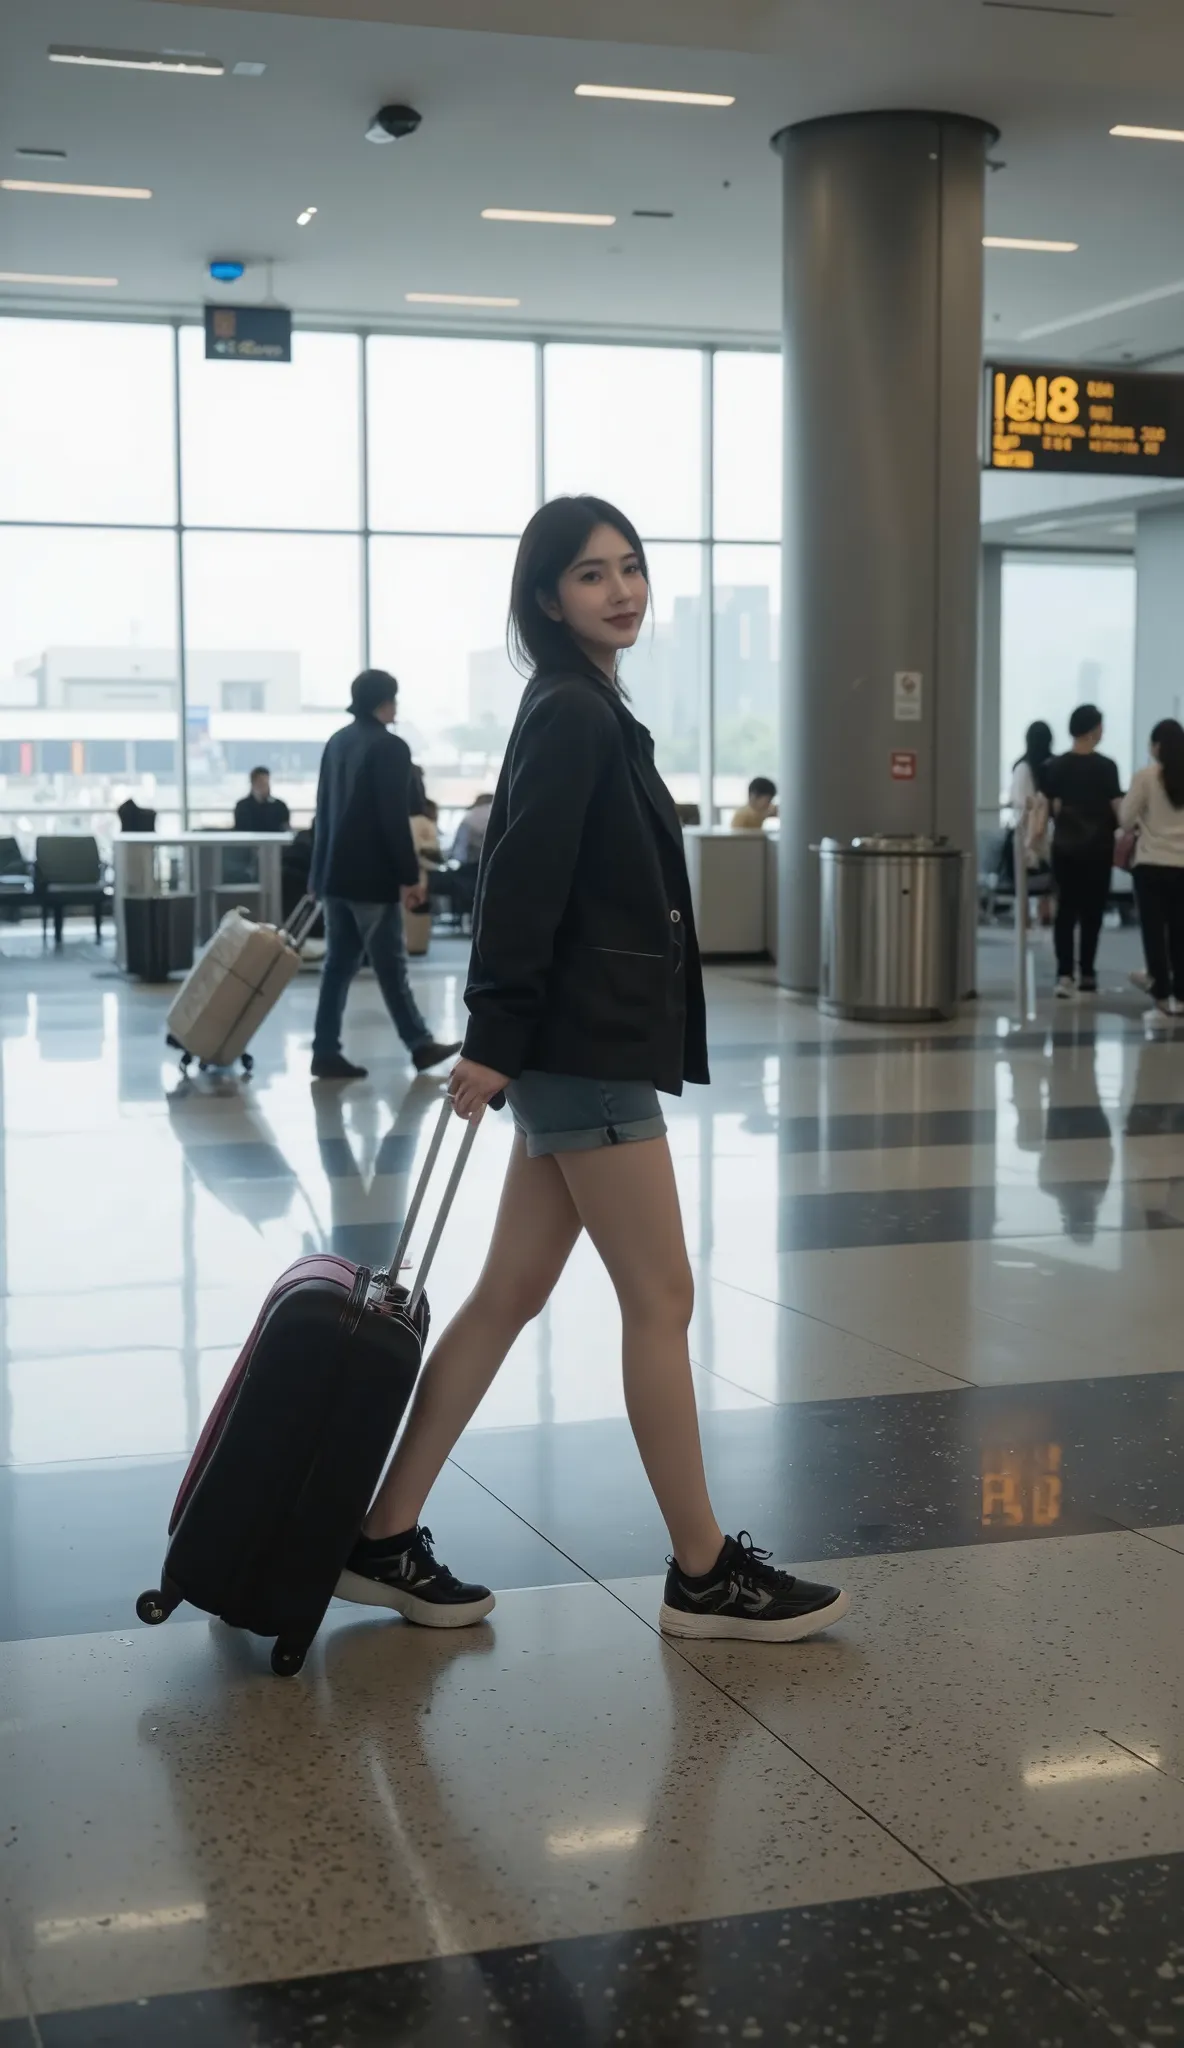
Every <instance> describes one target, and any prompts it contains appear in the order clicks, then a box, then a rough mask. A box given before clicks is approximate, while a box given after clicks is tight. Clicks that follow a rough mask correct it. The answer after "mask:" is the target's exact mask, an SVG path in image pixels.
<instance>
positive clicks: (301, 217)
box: [296, 206, 316, 228]
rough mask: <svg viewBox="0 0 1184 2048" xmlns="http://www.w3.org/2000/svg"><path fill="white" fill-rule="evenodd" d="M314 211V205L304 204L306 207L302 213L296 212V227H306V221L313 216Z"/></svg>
mask: <svg viewBox="0 0 1184 2048" xmlns="http://www.w3.org/2000/svg"><path fill="white" fill-rule="evenodd" d="M315 212H316V207H315V206H306V207H305V209H304V212H303V213H298V214H297V215H296V225H297V227H298V228H306V227H307V226H308V223H309V221H310V220H311V219H312V217H313V215H314V213H315Z"/></svg>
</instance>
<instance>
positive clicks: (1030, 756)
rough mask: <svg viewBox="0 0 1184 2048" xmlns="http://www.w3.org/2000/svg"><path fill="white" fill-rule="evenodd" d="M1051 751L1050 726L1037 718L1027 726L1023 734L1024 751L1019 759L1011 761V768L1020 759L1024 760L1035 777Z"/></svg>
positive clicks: (1018, 763)
mask: <svg viewBox="0 0 1184 2048" xmlns="http://www.w3.org/2000/svg"><path fill="white" fill-rule="evenodd" d="M1051 753H1052V727H1051V726H1050V725H1046V724H1045V723H1044V720H1043V719H1042V718H1038V719H1036V720H1035V722H1034V723H1033V724H1032V725H1030V726H1029V727H1028V730H1027V732H1026V733H1025V734H1024V751H1023V753H1022V754H1021V755H1020V760H1019V761H1013V762H1012V764H1011V765H1012V767H1013V768H1018V767H1019V765H1020V761H1026V762H1027V764H1028V766H1029V768H1030V769H1031V770H1032V774H1033V777H1035V776H1036V775H1037V774H1038V773H1039V771H1040V769H1041V768H1043V766H1044V763H1045V762H1046V761H1047V760H1048V759H1049V757H1050V755H1051Z"/></svg>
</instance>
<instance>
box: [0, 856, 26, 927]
mask: <svg viewBox="0 0 1184 2048" xmlns="http://www.w3.org/2000/svg"><path fill="white" fill-rule="evenodd" d="M32 901H33V863H32V861H28V860H26V859H25V857H24V855H23V854H22V852H21V849H20V842H19V840H16V839H0V918H3V919H4V921H5V923H6V924H19V922H20V920H21V918H22V917H23V916H24V913H25V911H26V909H27V908H28V906H29V905H30V904H31V903H32Z"/></svg>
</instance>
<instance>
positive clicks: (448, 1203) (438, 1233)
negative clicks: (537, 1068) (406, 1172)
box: [387, 1096, 477, 1314]
mask: <svg viewBox="0 0 1184 2048" xmlns="http://www.w3.org/2000/svg"><path fill="white" fill-rule="evenodd" d="M454 1114H455V1112H454V1110H453V1107H452V1099H451V1097H450V1096H446V1097H445V1099H444V1103H443V1105H442V1107H441V1110H440V1115H439V1119H438V1121H437V1124H436V1128H435V1130H434V1131H433V1132H432V1142H431V1144H430V1145H429V1146H428V1156H427V1158H426V1159H425V1160H424V1163H423V1171H422V1172H421V1174H420V1176H419V1179H418V1180H417V1181H416V1183H415V1191H414V1193H413V1194H412V1197H411V1201H410V1203H409V1204H408V1208H407V1218H406V1221H405V1223H404V1225H403V1228H402V1230H401V1231H400V1232H399V1242H398V1244H397V1245H396V1246H395V1256H394V1258H393V1259H392V1260H391V1270H390V1278H389V1281H388V1283H387V1284H388V1291H389V1292H392V1293H393V1291H394V1289H395V1288H396V1287H397V1286H398V1282H399V1270H400V1267H401V1266H402V1263H403V1254H404V1252H405V1251H406V1249H407V1246H408V1245H409V1244H410V1242H411V1233H412V1231H413V1230H414V1229H415V1226H416V1223H417V1222H418V1220H419V1212H420V1210H421V1209H422V1208H423V1205H424V1198H425V1196H426V1195H427V1191H428V1187H429V1184H430V1182H431V1178H432V1175H433V1173H434V1172H435V1168H436V1161H437V1160H438V1159H439V1157H440V1152H441V1149H442V1147H443V1144H444V1139H445V1137H446V1135H447V1132H448V1126H449V1124H450V1123H451V1121H452V1118H453V1116H454ZM476 1136H477V1125H476V1123H475V1122H474V1123H468V1124H466V1125H465V1134H464V1138H463V1139H462V1141H461V1148H460V1151H459V1152H458V1153H457V1155H456V1161H455V1164H454V1165H453V1168H452V1172H451V1173H450V1174H449V1176H448V1182H447V1185H446V1187H445V1189H444V1194H443V1196H442V1198H441V1201H440V1207H439V1208H438V1210H437V1211H436V1220H435V1222H434V1223H433V1225H432V1228H431V1231H430V1233H429V1236H428V1241H427V1243H426V1245H425V1246H424V1249H423V1257H422V1258H421V1260H420V1262H419V1269H418V1271H417V1273H416V1275H415V1285H414V1287H413V1288H412V1290H411V1300H410V1302H409V1303H408V1307H409V1309H410V1311H411V1313H412V1314H414V1312H415V1310H416V1309H417V1308H418V1307H419V1298H420V1296H421V1294H422V1293H423V1290H424V1287H425V1286H426V1284H427V1277H428V1274H429V1273H430V1272H431V1270H432V1261H433V1260H434V1259H435V1256H436V1252H437V1250H438V1249H439V1244H440V1239H441V1238H442V1237H443V1235H444V1226H445V1224H446V1223H447V1221H448V1217H449V1212H450V1211H451V1208H452V1204H453V1202H454V1201H455V1200H456V1191H457V1189H458V1188H459V1186H460V1183H461V1177H462V1175H463V1173H464V1170H465V1167H466V1166H467V1165H468V1163H469V1154H470V1152H471V1151H472V1149H473V1140H474V1139H475V1138H476Z"/></svg>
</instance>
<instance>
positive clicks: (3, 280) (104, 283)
mask: <svg viewBox="0 0 1184 2048" xmlns="http://www.w3.org/2000/svg"><path fill="white" fill-rule="evenodd" d="M118 283H119V279H118V278H117V277H58V276H56V275H55V274H54V273H53V272H52V271H48V270H45V271H40V270H0V284H69V285H85V286H86V287H87V288H88V290H89V289H90V288H92V287H94V288H95V289H98V288H100V287H102V288H104V289H107V288H110V287H111V286H113V285H117V284H118Z"/></svg>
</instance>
